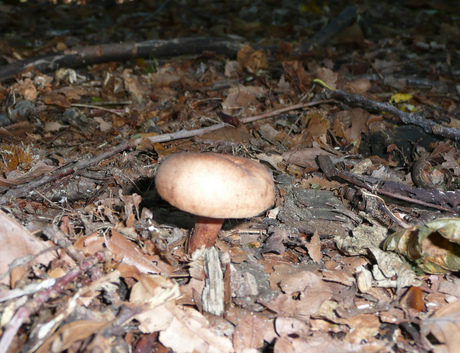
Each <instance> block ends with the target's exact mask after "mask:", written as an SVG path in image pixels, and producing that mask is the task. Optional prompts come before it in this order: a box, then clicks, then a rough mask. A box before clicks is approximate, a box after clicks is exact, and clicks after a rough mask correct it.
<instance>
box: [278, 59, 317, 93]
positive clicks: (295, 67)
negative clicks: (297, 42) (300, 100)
mask: <svg viewBox="0 0 460 353" xmlns="http://www.w3.org/2000/svg"><path fill="white" fill-rule="evenodd" d="M283 68H284V70H286V72H287V74H288V75H289V78H290V79H291V80H292V82H294V84H295V85H296V86H297V88H298V89H299V90H300V91H301V92H307V91H308V88H309V86H310V84H311V82H312V80H313V77H312V76H311V75H309V74H307V72H306V71H305V69H304V67H303V65H302V63H301V62H299V61H285V62H283Z"/></svg>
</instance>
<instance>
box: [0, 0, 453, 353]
mask: <svg viewBox="0 0 460 353" xmlns="http://www.w3.org/2000/svg"><path fill="white" fill-rule="evenodd" d="M171 3H172V2H171ZM358 3H359V4H357V6H358V7H359V9H360V18H359V22H356V21H355V20H354V21H355V22H353V23H350V25H351V26H350V27H348V28H347V29H346V30H343V31H342V33H340V34H339V35H335V36H333V37H327V35H328V34H327V31H326V29H330V28H331V27H328V26H324V25H325V24H326V22H324V19H326V18H328V19H329V22H328V23H329V24H331V25H333V24H334V17H335V16H338V15H339V13H341V12H340V11H342V9H344V8H345V5H347V4H345V2H342V1H338V2H334V3H331V4H329V5H326V4H320V3H319V2H318V3H316V2H314V1H312V2H308V4H305V5H302V6H300V7H299V6H298V4H297V3H295V2H285V3H283V4H281V3H278V2H258V1H256V2H254V3H253V4H251V6H249V5H248V4H243V3H241V4H239V3H233V4H227V5H226V6H228V7H231V9H230V8H225V6H222V5H221V4H218V3H215V2H208V3H200V5H199V9H200V12H201V13H197V12H196V9H192V8H191V6H192V5H189V4H185V5H183V6H179V7H175V6H168V1H165V7H164V8H162V9H161V11H159V12H158V13H156V12H155V16H150V15H149V13H151V12H152V9H151V8H149V6H152V5H151V4H150V5H149V4H147V3H143V2H135V3H129V4H128V3H120V4H117V5H115V6H113V7H110V6H106V7H104V14H105V16H104V18H105V20H104V21H106V22H104V23H105V25H104V26H105V27H104V26H102V27H101V23H100V21H96V18H97V16H95V15H94V14H96V13H97V12H98V11H100V8H99V6H100V4H99V1H97V0H93V1H89V2H88V3H87V4H86V5H78V4H76V3H71V4H62V5H53V4H51V3H49V4H48V3H44V2H36V1H29V2H27V3H25V4H21V5H20V4H10V3H9V2H6V3H5V4H2V5H1V7H2V12H1V14H0V16H1V18H2V20H1V22H2V23H7V24H8V25H7V26H8V29H7V32H8V33H9V36H6V37H5V39H4V40H3V42H2V49H1V51H2V58H3V59H4V62H2V65H3V69H4V70H7V69H10V68H11V66H8V65H7V63H17V62H19V61H18V60H20V59H28V58H29V59H33V58H34V57H36V56H37V55H39V54H52V53H53V52H54V51H59V50H66V49H69V48H74V47H76V46H82V47H83V48H85V46H86V47H87V46H89V45H97V44H101V43H113V42H118V41H120V40H122V41H129V40H131V41H137V42H142V41H146V40H149V39H153V38H172V37H174V38H183V37H193V36H194V35H195V34H196V33H200V35H204V36H205V37H214V36H216V34H217V35H219V36H222V38H225V39H228V40H231V41H233V42H234V41H235V40H238V39H241V38H244V40H242V41H243V42H244V44H242V43H241V45H240V44H238V50H236V51H235V52H234V55H233V56H232V55H229V54H228V52H226V53H220V52H218V51H212V50H211V51H206V50H201V51H200V52H199V53H198V54H195V55H193V56H186V57H183V56H182V57H180V56H179V57H171V56H172V55H169V58H168V59H164V58H161V57H160V56H159V57H158V58H154V57H152V56H150V57H148V58H137V59H135V60H134V59H131V61H129V60H127V61H124V60H121V61H120V60H117V58H116V56H115V57H112V58H109V59H108V60H105V62H101V61H99V62H95V63H93V64H91V65H90V66H87V67H84V66H83V67H73V68H70V67H61V68H60V69H57V70H56V71H54V72H53V71H52V70H51V71H49V70H48V69H47V68H43V72H41V70H42V69H40V68H42V66H37V68H38V69H35V70H34V69H31V68H29V69H25V70H23V71H22V72H14V73H13V74H11V72H10V73H8V72H7V73H6V75H5V76H1V75H3V71H1V70H0V71H1V72H0V74H1V75H0V76H1V77H2V85H1V86H0V98H1V100H2V110H1V112H0V125H1V126H2V127H1V128H0V138H1V145H0V156H1V160H0V172H1V174H2V175H1V176H0V187H1V189H0V192H2V193H3V195H2V196H0V203H1V205H2V211H1V212H0V217H1V218H2V230H1V231H0V234H1V241H2V247H1V255H2V261H1V263H0V265H1V271H0V272H2V273H3V276H2V291H1V292H0V308H1V309H0V311H1V321H0V326H1V337H0V346H1V348H0V352H6V351H7V350H8V349H9V351H11V352H16V351H17V352H20V351H21V352H34V351H37V352H48V351H53V352H60V351H67V352H80V351H104V352H107V351H112V350H118V351H129V350H132V351H137V352H143V351H153V350H157V351H165V352H167V351H174V352H255V351H260V352H272V351H274V352H396V351H397V352H430V351H433V352H437V351H445V352H456V349H457V348H456V347H457V346H458V344H457V340H458V327H459V319H458V317H459V315H458V303H459V298H460V293H459V290H458V286H459V284H460V280H459V278H458V270H459V266H458V249H457V248H458V239H457V238H458V235H457V233H458V231H457V229H458V219H457V218H456V217H457V213H458V205H459V203H460V201H459V200H460V199H459V195H458V191H457V190H458V188H457V186H458V176H459V170H460V169H459V162H458V160H459V156H460V153H459V152H458V147H457V143H456V141H457V140H458V138H459V137H460V135H459V132H458V122H457V120H458V117H459V112H460V110H459V108H458V103H459V99H458V87H457V85H456V82H457V81H458V72H457V71H458V70H456V68H457V67H458V64H459V58H458V55H457V54H456V52H455V50H454V49H455V48H456V46H458V44H459V40H460V36H459V35H458V28H457V27H456V26H455V16H458V13H459V12H458V9H457V8H455V5H453V4H451V3H450V2H440V3H437V4H434V3H426V2H417V1H414V2H410V3H407V4H406V3H405V4H393V5H392V6H390V5H388V4H385V3H381V4H375V3H369V2H366V1H359V2H358ZM44 9H46V10H47V11H50V12H51V13H55V14H56V13H58V14H59V15H57V16H56V17H55V22H53V24H52V27H55V28H52V29H53V30H57V29H58V28H59V27H60V26H61V25H62V24H66V23H79V22H78V20H77V19H76V18H75V17H74V16H76V15H77V14H84V15H83V17H84V18H86V21H87V25H82V26H76V27H75V28H71V29H68V30H67V32H62V33H61V34H60V35H57V36H56V35H54V34H53V31H52V30H51V28H49V27H47V26H49V25H48V24H47V25H45V24H44V23H47V22H46V21H41V20H42V19H43V13H42V11H44ZM34 11H35V13H34ZM345 12H346V11H345ZM394 13H397V15H398V17H399V18H405V19H406V21H404V22H401V21H399V22H398V23H399V25H400V27H399V28H396V29H395V28H393V27H390V26H389V25H388V23H389V22H391V19H392V17H393V16H394ZM25 14H26V15H25ZM91 14H93V15H94V16H91ZM416 14H418V15H416ZM47 16H48V15H47ZM139 16H141V17H142V19H141V20H140V21H138V20H137V18H138V17H139ZM25 18H29V21H30V22H31V23H32V24H33V25H31V24H30V23H29V24H28V25H25V23H24V22H23V19H25ZM50 18H51V17H50ZM132 26H135V27H136V29H135V30H133V27H132ZM323 27H324V28H323ZM25 28H35V32H32V31H29V32H27V31H25ZM114 28H116V31H114V30H113V29H114ZM321 28H323V30H322V31H319V30H320V29H321ZM315 34H316V35H315ZM319 34H321V35H324V36H325V37H327V38H328V41H327V44H326V45H322V44H321V43H324V42H322V41H321V38H319V39H318V37H319ZM17 37H20V38H22V42H21V43H22V44H23V45H22V44H21V46H19V44H18V43H19V42H18V41H13V40H12V38H17ZM311 38H313V39H316V40H318V42H317V43H319V44H315V42H314V41H310V39H311ZM37 39H40V40H37ZM246 41H249V43H246ZM184 43H186V42H184ZM210 43H211V42H210ZM273 43H275V46H273V45H272V44H273ZM295 43H302V47H303V48H305V47H306V46H307V45H306V44H305V43H308V48H309V49H308V51H303V52H301V53H300V55H299V51H298V49H297V48H296V45H295ZM3 44H4V45H3ZM304 44H305V45H304ZM270 45H271V47H269V46H270ZM184 47H185V45H184ZM114 48H115V47H114ZM120 48H121V49H122V48H123V45H121V46H120V47H118V49H120ZM261 48H262V49H261ZM264 48H265V49H264ZM266 48H270V49H269V50H267V49H266ZM101 50H102V49H101ZM102 61H104V60H102ZM69 65H70V64H69ZM20 71H21V70H20ZM45 71H46V72H45ZM8 75H10V76H8ZM11 75H12V76H11ZM4 77H15V80H11V79H8V78H6V79H5V78H4ZM415 126H417V127H415ZM184 151H190V152H201V151H206V152H216V153H221V154H233V155H238V156H243V157H247V158H251V159H256V160H259V161H260V162H261V163H263V164H264V166H266V167H267V169H269V170H270V171H271V173H272V174H273V178H274V180H275V183H276V186H277V199H276V201H275V204H274V205H273V208H272V209H270V210H268V211H267V212H266V213H263V214H261V215H259V216H258V217H253V218H251V219H248V220H229V221H226V222H225V223H224V227H223V230H222V231H221V233H220V234H219V239H218V241H217V243H216V247H215V248H214V249H212V250H210V251H211V252H212V254H213V255H212V256H211V255H205V254H203V253H196V254H194V255H193V256H190V255H189V254H188V252H187V237H188V234H189V233H190V230H191V228H192V227H193V224H194V220H193V217H192V216H191V215H187V214H185V213H183V212H180V211H178V210H176V209H174V208H173V207H172V206H170V205H168V204H167V203H165V202H164V201H162V200H161V198H159V196H158V194H157V193H156V191H155V190H154V187H153V185H154V177H155V173H156V169H157V166H158V165H159V163H161V162H162V161H163V160H164V158H166V157H167V156H168V155H171V154H175V153H178V152H184ZM318 156H320V158H318ZM216 249H217V251H216ZM216 285H218V286H217V287H213V286H216ZM209 286H211V287H209ZM209 288H214V289H209ZM216 288H218V289H216ZM209 291H211V294H209V293H210V292H209ZM210 298H212V300H211V299H210ZM214 300H217V301H218V303H217V304H216V303H214V302H213V301H214ZM216 307H217V308H219V309H218V310H217V311H215V310H216ZM210 312H214V314H215V313H218V315H213V314H210ZM220 313H222V314H220Z"/></svg>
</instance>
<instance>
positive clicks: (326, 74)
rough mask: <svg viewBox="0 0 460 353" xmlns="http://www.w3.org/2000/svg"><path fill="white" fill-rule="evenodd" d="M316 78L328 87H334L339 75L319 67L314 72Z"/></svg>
mask: <svg viewBox="0 0 460 353" xmlns="http://www.w3.org/2000/svg"><path fill="white" fill-rule="evenodd" d="M315 75H316V78H319V79H320V80H321V81H323V82H324V83H326V84H327V85H328V86H329V87H331V88H334V89H336V88H337V80H338V77H339V75H338V74H337V73H335V72H334V71H332V70H330V69H327V68H325V67H320V68H319V69H317V70H316V72H315Z"/></svg>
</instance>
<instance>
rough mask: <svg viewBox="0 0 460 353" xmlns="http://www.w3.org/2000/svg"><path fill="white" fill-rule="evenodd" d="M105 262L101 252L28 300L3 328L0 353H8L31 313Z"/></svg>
mask: <svg viewBox="0 0 460 353" xmlns="http://www.w3.org/2000/svg"><path fill="white" fill-rule="evenodd" d="M105 260H106V254H105V253H104V252H102V251H100V252H97V253H96V254H95V255H93V256H91V257H89V258H86V259H84V260H83V261H82V262H81V263H80V265H79V266H78V267H76V268H74V269H73V270H71V271H70V272H68V273H67V274H66V275H65V276H63V277H61V279H60V280H59V281H57V282H56V283H55V284H54V285H53V286H52V287H50V288H47V289H44V290H42V291H41V292H39V293H38V294H37V295H36V296H35V298H34V299H33V300H30V301H28V302H27V303H26V304H25V305H23V306H21V307H20V308H19V309H18V311H16V313H15V314H14V316H13V317H12V318H11V320H10V321H9V322H8V324H7V325H6V326H5V329H4V331H3V335H2V337H1V339H0V353H6V352H8V348H9V346H10V345H11V342H12V341H13V339H14V336H16V333H17V332H18V330H19V328H20V327H21V325H22V323H23V322H24V321H25V320H26V319H28V318H29V317H30V316H31V315H32V314H33V313H35V312H36V311H38V310H39V309H40V307H42V306H43V304H45V302H46V301H47V300H48V299H49V298H50V297H51V296H53V297H57V296H58V295H60V294H61V293H62V291H63V290H64V289H65V287H66V286H67V285H68V284H69V283H70V282H72V281H73V280H75V278H77V277H78V276H79V275H80V274H82V273H83V272H85V271H87V270H89V269H90V268H92V267H93V266H95V265H97V264H98V263H101V262H104V261H105Z"/></svg>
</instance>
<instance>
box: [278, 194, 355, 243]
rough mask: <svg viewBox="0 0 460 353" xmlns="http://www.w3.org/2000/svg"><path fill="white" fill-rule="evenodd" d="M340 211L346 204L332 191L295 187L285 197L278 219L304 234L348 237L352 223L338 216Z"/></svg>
mask: <svg viewBox="0 0 460 353" xmlns="http://www.w3.org/2000/svg"><path fill="white" fill-rule="evenodd" d="M341 209H345V207H344V205H343V204H342V203H341V202H340V201H339V200H338V199H337V197H336V196H335V195H334V194H333V193H332V192H331V191H324V190H304V189H303V188H301V187H295V188H293V189H292V190H291V191H290V192H289V193H288V195H286V196H285V197H284V202H283V204H282V206H281V208H280V212H279V214H278V219H279V220H281V221H282V222H283V223H285V224H287V225H289V226H292V227H295V228H297V229H298V230H299V231H300V232H302V233H305V234H313V233H314V232H315V231H318V233H319V235H320V236H330V235H332V234H333V235H346V234H347V233H348V230H350V229H351V228H353V224H352V222H351V220H350V219H349V218H348V217H345V216H340V215H339V214H338V213H337V211H336V210H341Z"/></svg>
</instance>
